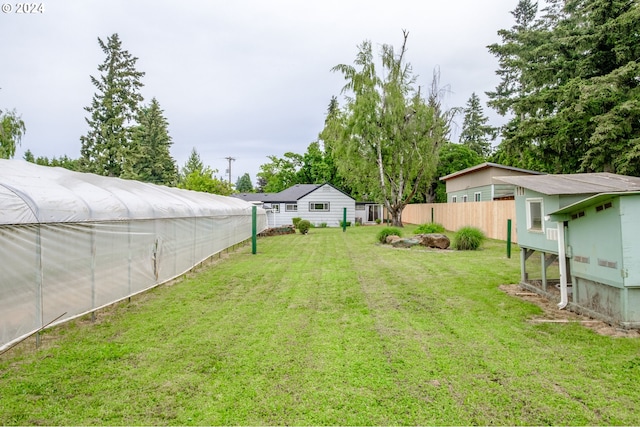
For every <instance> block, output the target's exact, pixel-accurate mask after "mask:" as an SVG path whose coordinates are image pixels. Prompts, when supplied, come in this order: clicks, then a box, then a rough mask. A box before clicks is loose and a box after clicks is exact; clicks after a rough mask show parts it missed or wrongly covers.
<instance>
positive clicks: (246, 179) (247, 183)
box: [236, 173, 253, 193]
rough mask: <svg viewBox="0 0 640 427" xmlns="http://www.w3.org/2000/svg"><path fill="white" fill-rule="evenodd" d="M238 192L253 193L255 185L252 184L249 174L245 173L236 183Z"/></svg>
mask: <svg viewBox="0 0 640 427" xmlns="http://www.w3.org/2000/svg"><path fill="white" fill-rule="evenodd" d="M236 191H237V192H238V193H252V192H253V184H252V183H251V177H250V176H249V174H248V173H245V174H244V175H242V176H241V177H239V178H238V180H237V181H236Z"/></svg>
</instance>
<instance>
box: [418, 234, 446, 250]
mask: <svg viewBox="0 0 640 427" xmlns="http://www.w3.org/2000/svg"><path fill="white" fill-rule="evenodd" d="M416 239H417V240H419V241H420V244H421V245H422V246H426V247H428V248H438V249H448V248H449V246H450V245H451V241H450V240H449V238H448V237H447V236H445V235H444V234H435V233H432V234H418V235H417V236H416Z"/></svg>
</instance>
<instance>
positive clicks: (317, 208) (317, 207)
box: [309, 202, 329, 212]
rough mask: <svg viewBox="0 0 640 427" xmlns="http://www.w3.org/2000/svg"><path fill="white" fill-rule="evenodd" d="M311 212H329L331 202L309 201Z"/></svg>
mask: <svg viewBox="0 0 640 427" xmlns="http://www.w3.org/2000/svg"><path fill="white" fill-rule="evenodd" d="M309 212H329V202H309Z"/></svg>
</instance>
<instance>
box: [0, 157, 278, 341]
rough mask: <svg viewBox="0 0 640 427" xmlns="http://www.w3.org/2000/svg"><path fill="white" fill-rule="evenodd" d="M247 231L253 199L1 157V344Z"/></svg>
mask: <svg viewBox="0 0 640 427" xmlns="http://www.w3.org/2000/svg"><path fill="white" fill-rule="evenodd" d="M265 228H266V213H265V211H264V210H263V209H260V208H258V209H257V232H260V231H262V230H264V229H265ZM251 235H252V204H250V203H247V202H245V201H242V200H239V199H236V198H233V197H224V196H218V195H213V194H207V193H200V192H195V191H188V190H180V189H176V188H170V187H164V186H159V185H153V184H148V183H143V182H138V181H131V180H123V179H119V178H107V177H102V176H98V175H93V174H85V173H78V172H72V171H69V170H66V169H61V168H52V167H46V166H38V165H34V164H31V163H27V162H24V161H18V160H0V349H2V348H5V347H8V346H9V345H11V344H12V343H13V342H16V341H18V340H20V339H22V338H23V337H26V336H28V335H29V334H31V333H33V332H35V331H37V330H38V329H40V328H41V327H43V326H45V325H47V324H48V323H50V322H51V321H52V320H54V319H58V320H56V321H55V322H54V323H60V322H63V321H66V320H69V319H71V318H74V317H77V316H80V315H83V314H85V313H89V312H91V311H94V310H96V309H98V308H101V307H104V306H106V305H109V304H112V303H114V302H116V301H119V300H121V299H124V298H127V297H130V296H132V295H134V294H137V293H140V292H142V291H144V290H147V289H149V288H152V287H154V286H157V285H159V284H161V283H164V282H167V281H169V280H171V279H173V278H175V277H177V276H179V275H181V274H183V273H185V272H186V271H188V270H190V269H191V268H193V267H194V266H195V265H197V264H199V263H200V262H202V261H204V260H206V259H207V258H209V257H210V256H212V255H214V254H216V253H218V252H220V251H222V250H224V249H226V248H228V247H230V246H233V245H235V244H237V243H240V242H243V241H245V240H247V239H249V238H251Z"/></svg>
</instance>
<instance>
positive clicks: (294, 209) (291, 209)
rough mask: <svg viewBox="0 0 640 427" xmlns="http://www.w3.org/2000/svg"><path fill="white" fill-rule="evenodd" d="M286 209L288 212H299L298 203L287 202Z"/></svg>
mask: <svg viewBox="0 0 640 427" xmlns="http://www.w3.org/2000/svg"><path fill="white" fill-rule="evenodd" d="M284 210H285V211H286V212H298V204H297V203H287V204H286V205H284Z"/></svg>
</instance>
